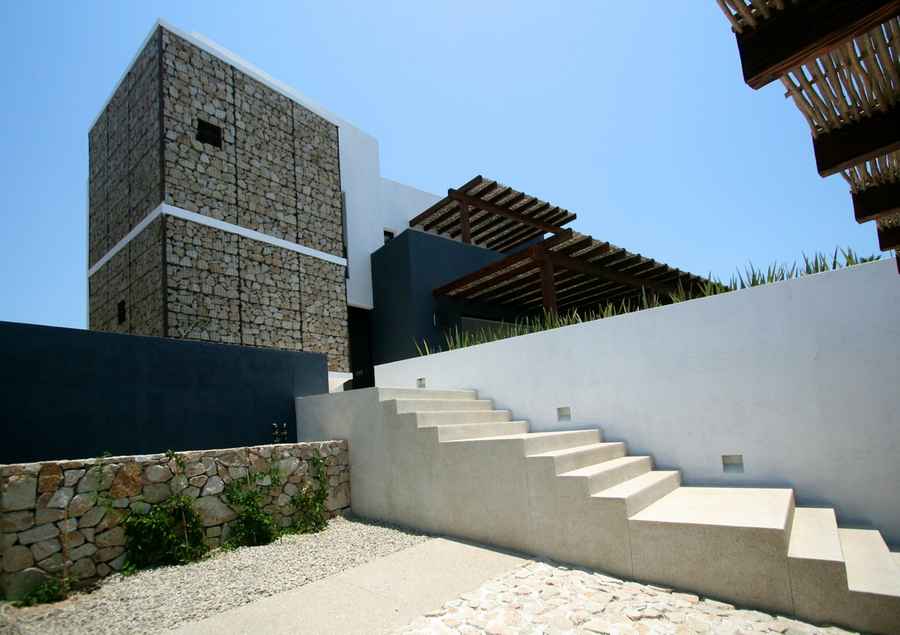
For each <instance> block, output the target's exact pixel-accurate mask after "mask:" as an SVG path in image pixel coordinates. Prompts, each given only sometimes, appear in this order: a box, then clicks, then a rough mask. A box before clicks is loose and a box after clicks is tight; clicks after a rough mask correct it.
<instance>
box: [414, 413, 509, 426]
mask: <svg viewBox="0 0 900 635" xmlns="http://www.w3.org/2000/svg"><path fill="white" fill-rule="evenodd" d="M414 414H415V416H416V422H417V423H418V424H419V427H420V428H424V427H428V426H444V425H455V424H462V423H495V422H498V421H511V420H512V413H511V412H510V411H509V410H449V411H447V410H443V411H442V410H436V411H433V412H416V413H414Z"/></svg>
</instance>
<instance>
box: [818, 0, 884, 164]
mask: <svg viewBox="0 0 900 635" xmlns="http://www.w3.org/2000/svg"><path fill="white" fill-rule="evenodd" d="M898 1H900V0H898ZM813 149H814V150H815V153H816V168H817V169H818V170H819V175H821V176H831V175H832V174H837V173H838V172H841V171H842V170H846V169H848V168H850V167H852V166H854V165H858V164H860V163H863V162H865V161H868V160H869V159H874V158H875V157H878V156H882V155H885V154H890V153H891V152H895V151H896V150H900V107H895V108H891V109H890V110H888V111H887V112H881V111H879V112H877V113H876V114H874V115H872V116H871V117H863V118H862V119H860V120H859V121H855V122H853V123H848V124H845V125H843V126H841V127H840V128H836V129H834V130H832V131H831V132H827V133H822V134H820V135H819V136H817V137H814V138H813Z"/></svg>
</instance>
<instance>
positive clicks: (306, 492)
mask: <svg viewBox="0 0 900 635" xmlns="http://www.w3.org/2000/svg"><path fill="white" fill-rule="evenodd" d="M309 468H310V470H309V471H310V476H311V477H312V479H313V480H314V481H315V484H314V485H312V484H307V485H306V486H304V487H302V488H301V489H299V490H298V491H297V493H296V494H294V495H293V496H292V497H291V505H292V506H293V508H294V513H295V516H294V524H293V530H294V531H297V532H299V533H301V534H309V533H315V532H318V531H322V530H323V529H325V527H326V526H327V525H328V518H327V510H326V509H325V501H326V500H327V499H328V475H327V473H326V468H325V459H324V458H322V456H321V455H320V454H319V451H318V450H316V454H315V456H312V457H310V459H309Z"/></svg>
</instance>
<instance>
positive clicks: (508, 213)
mask: <svg viewBox="0 0 900 635" xmlns="http://www.w3.org/2000/svg"><path fill="white" fill-rule="evenodd" d="M447 196H448V197H449V198H452V199H453V200H455V201H457V202H458V203H468V204H469V205H470V206H471V207H473V208H476V209H483V210H484V211H486V212H490V213H492V214H496V215H497V216H505V217H506V218H510V219H512V220H516V221H519V222H520V223H525V224H527V225H531V226H533V227H537V228H538V229H543V230H544V231H545V232H547V233H550V234H559V233H560V232H561V231H563V229H562V228H561V227H559V226H558V225H550V224H548V223H542V222H541V221H539V220H535V219H533V218H530V217H528V216H525V215H524V214H520V213H519V212H514V211H512V210H510V209H506V208H505V207H500V206H499V205H494V204H493V203H488V202H487V201H483V200H481V199H480V198H478V197H477V196H469V195H468V194H464V193H463V192H461V191H459V190H448V192H447ZM570 220H575V215H574V214H573V215H572V217H571V219H570Z"/></svg>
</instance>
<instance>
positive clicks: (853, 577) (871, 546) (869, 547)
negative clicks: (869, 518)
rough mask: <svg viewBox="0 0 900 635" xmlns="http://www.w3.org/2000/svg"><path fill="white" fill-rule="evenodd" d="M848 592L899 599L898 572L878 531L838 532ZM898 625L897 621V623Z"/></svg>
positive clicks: (855, 530)
mask: <svg viewBox="0 0 900 635" xmlns="http://www.w3.org/2000/svg"><path fill="white" fill-rule="evenodd" d="M838 536H839V537H840V540H841V549H842V550H843V553H844V562H845V563H846V566H847V586H848V587H849V589H850V591H853V592H857V593H869V594H874V595H883V596H889V597H891V598H900V570H898V568H897V561H896V559H895V557H894V556H892V555H891V552H890V551H889V550H888V547H887V545H886V544H885V542H884V538H882V537H881V532H878V531H875V530H871V529H838ZM897 617H898V618H900V614H898V615H897ZM898 624H900V622H898Z"/></svg>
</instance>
